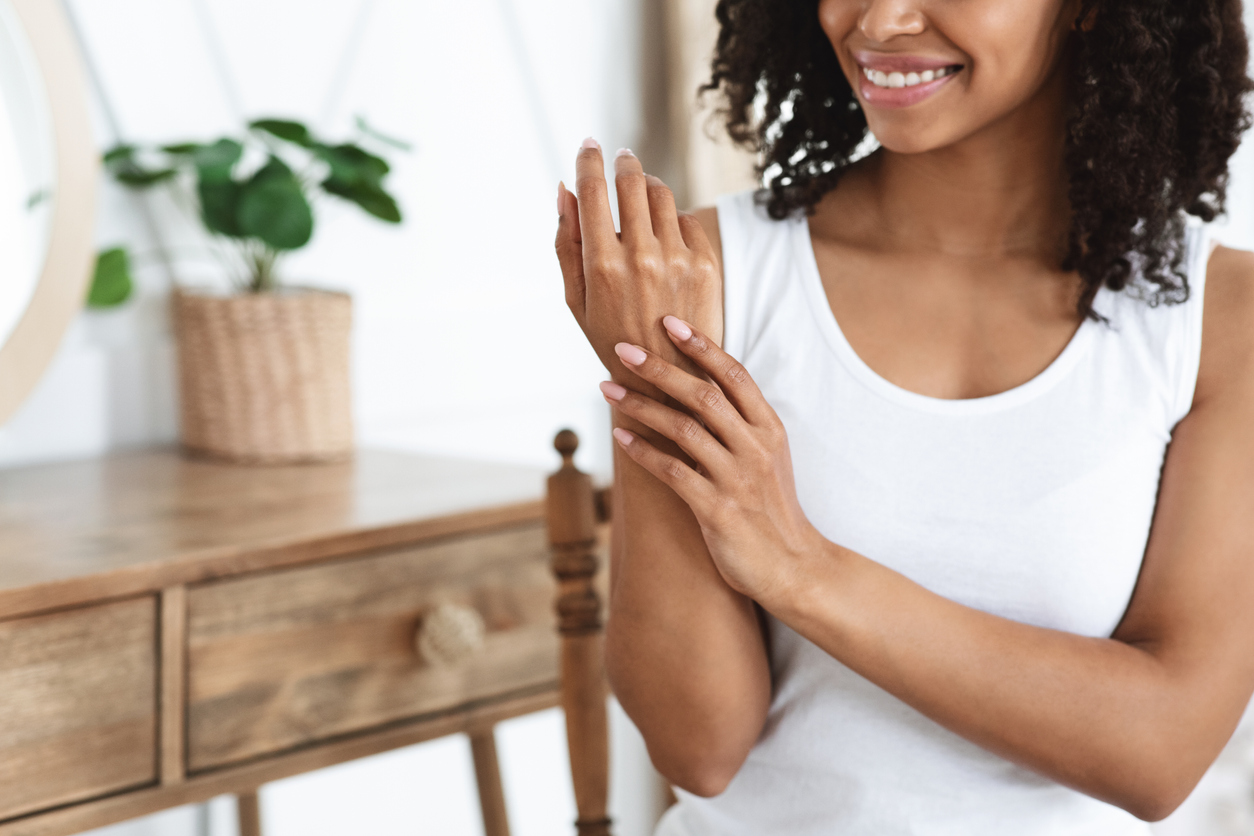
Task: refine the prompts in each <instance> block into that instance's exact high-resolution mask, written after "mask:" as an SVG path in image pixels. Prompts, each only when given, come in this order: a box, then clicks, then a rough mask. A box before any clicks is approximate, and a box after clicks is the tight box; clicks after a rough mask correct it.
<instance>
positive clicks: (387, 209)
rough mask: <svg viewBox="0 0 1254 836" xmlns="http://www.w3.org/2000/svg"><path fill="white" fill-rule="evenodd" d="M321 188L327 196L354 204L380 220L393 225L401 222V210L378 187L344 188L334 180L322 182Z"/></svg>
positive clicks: (356, 185) (354, 186)
mask: <svg viewBox="0 0 1254 836" xmlns="http://www.w3.org/2000/svg"><path fill="white" fill-rule="evenodd" d="M322 188H323V189H325V190H326V191H327V192H328V193H329V194H333V195H336V196H337V197H342V198H344V199H345V200H350V201H352V202H353V203H356V204H357V205H358V206H360V207H361V208H362V209H365V210H366V211H367V212H369V213H370V214H371V215H374V216H375V217H376V218H379V219H380V220H384V221H387V222H388V223H394V224H396V223H400V222H401V210H400V208H399V207H398V206H397V205H396V201H395V200H394V199H393V198H392V196H391V195H389V194H388V193H387V192H385V191H383V189H380V188H379V187H378V186H369V185H362V184H354V185H348V186H346V185H344V184H342V183H340V182H338V181H336V180H334V179H327V180H325V181H323V183H322Z"/></svg>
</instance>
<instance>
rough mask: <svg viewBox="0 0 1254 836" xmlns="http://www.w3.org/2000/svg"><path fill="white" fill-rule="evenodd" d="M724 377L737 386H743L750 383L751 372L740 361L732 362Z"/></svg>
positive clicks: (728, 365) (724, 371) (725, 370)
mask: <svg viewBox="0 0 1254 836" xmlns="http://www.w3.org/2000/svg"><path fill="white" fill-rule="evenodd" d="M723 377H724V378H725V379H726V380H727V381H728V382H729V383H732V384H734V385H736V386H743V385H744V384H746V383H748V382H749V372H748V370H747V369H745V367H744V366H743V365H741V363H740V361H738V360H732V361H731V362H730V363H728V364H727V368H726V369H724V370H723Z"/></svg>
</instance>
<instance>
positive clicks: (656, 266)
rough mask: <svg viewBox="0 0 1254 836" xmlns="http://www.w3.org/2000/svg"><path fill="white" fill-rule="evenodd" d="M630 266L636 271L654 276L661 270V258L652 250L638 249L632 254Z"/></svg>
mask: <svg viewBox="0 0 1254 836" xmlns="http://www.w3.org/2000/svg"><path fill="white" fill-rule="evenodd" d="M632 266H633V267H635V270H636V272H637V273H642V274H644V275H648V276H656V275H658V274H659V273H660V272H661V271H662V259H661V258H659V257H658V254H657V253H656V252H653V251H652V250H638V251H637V252H635V253H634V254H633V255H632Z"/></svg>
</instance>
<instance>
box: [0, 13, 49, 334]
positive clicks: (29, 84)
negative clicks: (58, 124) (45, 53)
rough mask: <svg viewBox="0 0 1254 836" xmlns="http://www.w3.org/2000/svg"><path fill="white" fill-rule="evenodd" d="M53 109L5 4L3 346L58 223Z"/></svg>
mask: <svg viewBox="0 0 1254 836" xmlns="http://www.w3.org/2000/svg"><path fill="white" fill-rule="evenodd" d="M55 183H56V158H55V156H54V148H53V138H52V114H50V113H49V112H48V96H47V93H45V92H44V85H43V81H42V80H41V79H40V75H39V65H38V64H36V63H35V54H34V52H32V51H31V48H30V42H29V41H27V39H26V35H25V33H24V32H23V31H22V27H21V24H19V23H18V20H17V13H16V11H15V10H14V9H13V8H12V7H10V6H8V5H0V252H3V253H5V261H6V262H7V264H6V269H5V271H4V272H5V279H4V281H3V282H0V345H3V344H4V342H5V341H6V340H8V338H9V334H10V333H12V331H13V326H15V325H17V322H18V320H19V319H21V316H22V313H23V312H24V311H25V310H26V308H27V307H29V306H30V298H31V296H33V295H34V293H35V285H36V284H38V283H39V276H40V273H42V272H43V266H44V258H45V256H46V255H47V252H48V233H49V232H50V231H51V223H52V196H53V194H54V190H55V188H54V187H55Z"/></svg>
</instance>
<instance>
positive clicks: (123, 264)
mask: <svg viewBox="0 0 1254 836" xmlns="http://www.w3.org/2000/svg"><path fill="white" fill-rule="evenodd" d="M133 289H134V282H132V281H131V265H130V259H129V258H128V257H127V255H126V250H124V249H122V248H121V247H114V248H113V249H109V250H104V251H102V252H100V253H99V254H98V255H97V256H96V272H95V274H94V275H93V276H92V279H91V289H90V290H89V291H88V293H87V306H88V307H91V308H112V307H114V306H116V305H120V304H122V303H123V302H125V301H126V300H127V299H129V298H130V296H131V291H132V290H133Z"/></svg>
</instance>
